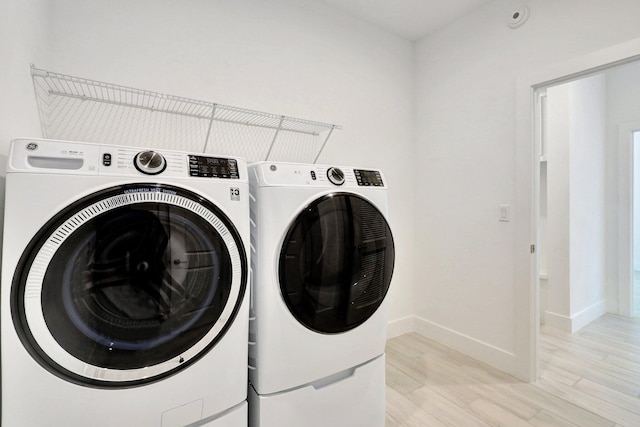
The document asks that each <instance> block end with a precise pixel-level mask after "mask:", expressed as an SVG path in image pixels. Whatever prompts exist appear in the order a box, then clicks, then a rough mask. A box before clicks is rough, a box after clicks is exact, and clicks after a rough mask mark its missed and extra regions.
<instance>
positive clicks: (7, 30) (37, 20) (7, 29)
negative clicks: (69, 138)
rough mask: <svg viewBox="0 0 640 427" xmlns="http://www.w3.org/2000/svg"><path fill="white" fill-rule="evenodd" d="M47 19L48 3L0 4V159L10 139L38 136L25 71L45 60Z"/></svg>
mask: <svg viewBox="0 0 640 427" xmlns="http://www.w3.org/2000/svg"><path fill="white" fill-rule="evenodd" d="M49 18H50V13H49V1H48V0H2V1H1V2H0V63H1V64H2V66H1V67H0V156H3V155H6V150H5V147H6V146H7V145H8V142H9V141H10V140H11V139H13V138H16V137H18V136H31V135H39V134H40V123H39V121H38V113H37V110H36V108H35V99H34V95H33V84H32V83H31V76H30V68H29V67H30V64H31V63H33V62H43V61H47V59H48V57H49V37H48V35H49V29H50V23H49ZM2 159H4V157H0V161H2V162H4V161H3V160H2ZM3 169H4V167H3Z"/></svg>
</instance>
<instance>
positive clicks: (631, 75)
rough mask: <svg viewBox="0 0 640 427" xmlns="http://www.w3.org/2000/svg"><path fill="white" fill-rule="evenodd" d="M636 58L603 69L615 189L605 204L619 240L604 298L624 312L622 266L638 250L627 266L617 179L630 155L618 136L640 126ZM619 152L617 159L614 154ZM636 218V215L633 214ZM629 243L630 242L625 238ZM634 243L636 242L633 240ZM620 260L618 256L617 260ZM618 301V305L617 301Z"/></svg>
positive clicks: (622, 193) (622, 197)
mask: <svg viewBox="0 0 640 427" xmlns="http://www.w3.org/2000/svg"><path fill="white" fill-rule="evenodd" d="M639 76H640V62H638V61H636V62H632V63H630V64H626V65H622V66H618V67H615V68H613V69H611V70H608V71H607V72H606V77H607V100H606V105H607V139H608V141H609V144H608V158H609V159H610V161H609V165H608V169H609V170H611V173H609V175H610V178H609V179H610V181H611V185H612V187H613V188H614V189H615V190H617V191H616V192H613V191H612V192H611V193H612V194H611V196H610V198H609V199H610V200H609V205H610V206H612V207H615V208H617V209H615V208H611V209H610V213H609V216H610V217H611V218H613V221H612V224H611V225H610V230H611V231H610V232H611V233H619V234H618V236H619V240H620V241H619V242H616V241H614V244H613V245H610V247H609V249H608V251H607V252H608V253H609V256H610V259H611V265H612V266H614V268H613V269H612V270H613V271H612V272H611V274H610V276H611V280H610V283H609V287H608V290H607V302H608V310H609V311H610V312H613V313H625V312H627V311H628V307H629V304H628V303H627V301H626V298H627V295H628V290H627V291H625V290H624V289H623V288H624V287H627V288H628V287H629V283H628V282H629V281H631V280H632V278H631V276H630V272H625V271H623V270H624V269H626V268H629V269H630V268H633V264H635V265H636V266H637V265H638V264H639V263H640V251H635V252H634V254H633V256H634V258H635V259H634V260H633V262H632V265H631V266H628V265H627V264H628V263H627V262H626V261H624V260H625V258H626V257H628V256H629V254H628V253H626V252H628V250H629V247H628V245H627V242H626V239H625V238H624V236H625V235H630V234H631V228H630V227H631V223H630V218H629V219H628V218H627V215H628V212H626V211H625V210H626V209H627V208H629V211H630V203H631V200H626V199H627V198H629V197H630V195H631V193H630V192H628V191H631V190H630V189H631V187H629V186H628V185H626V184H625V183H623V182H620V181H621V180H625V179H628V180H631V179H632V177H633V175H632V174H631V171H628V170H627V168H628V167H629V166H631V162H630V161H629V158H630V157H631V155H632V154H631V151H630V150H629V147H627V146H626V145H627V144H628V139H627V137H624V138H622V134H621V132H622V130H623V129H625V130H630V129H640V105H639V104H638V99H639V98H640V77H639ZM618 156H620V158H619V159H618V158H617V157H618ZM634 213H635V215H636V216H639V215H640V209H636V210H635V211H634ZM636 220H637V218H636ZM634 233H635V236H634V239H635V241H636V242H638V240H640V229H639V228H636V229H634ZM628 243H629V244H631V243H632V242H628ZM636 244H637V243H636ZM620 260H622V261H621V262H620ZM616 263H618V264H620V269H621V271H618V270H617V269H616V268H615V265H616ZM619 303H621V304H622V305H620V304H619Z"/></svg>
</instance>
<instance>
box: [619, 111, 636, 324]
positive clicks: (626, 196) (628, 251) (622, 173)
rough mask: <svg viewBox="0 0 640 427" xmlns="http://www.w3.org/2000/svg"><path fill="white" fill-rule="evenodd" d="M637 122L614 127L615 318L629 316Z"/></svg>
mask: <svg viewBox="0 0 640 427" xmlns="http://www.w3.org/2000/svg"><path fill="white" fill-rule="evenodd" d="M637 130H640V121H637V120H636V121H631V122H624V123H620V124H619V125H618V189H619V192H620V193H619V196H618V314H620V315H621V316H626V317H631V316H632V315H633V292H632V287H633V269H634V268H635V266H634V265H633V156H634V154H633V150H634V147H633V132H634V131H637Z"/></svg>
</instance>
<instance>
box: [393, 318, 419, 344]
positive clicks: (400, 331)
mask: <svg viewBox="0 0 640 427" xmlns="http://www.w3.org/2000/svg"><path fill="white" fill-rule="evenodd" d="M415 330H416V328H415V316H407V317H403V318H402V319H397V320H391V321H389V322H388V323H387V339H391V338H395V337H399V336H400V335H404V334H407V333H409V332H415Z"/></svg>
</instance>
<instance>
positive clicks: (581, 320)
mask: <svg viewBox="0 0 640 427" xmlns="http://www.w3.org/2000/svg"><path fill="white" fill-rule="evenodd" d="M606 312H607V300H606V299H602V300H600V301H598V302H596V303H594V304H591V305H590V306H589V307H587V308H585V309H582V310H580V311H579V312H577V313H576V314H574V315H573V316H570V317H569V316H565V315H564V314H558V313H554V312H552V311H546V312H545V313H544V315H545V325H546V326H551V327H552V328H556V329H560V330H561V331H565V332H568V333H570V334H573V333H575V332H578V331H579V330H580V329H582V328H584V327H585V326H587V325H588V324H589V323H591V322H593V321H594V320H596V319H597V318H599V317H600V316H602V315H604V314H605V313H606Z"/></svg>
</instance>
